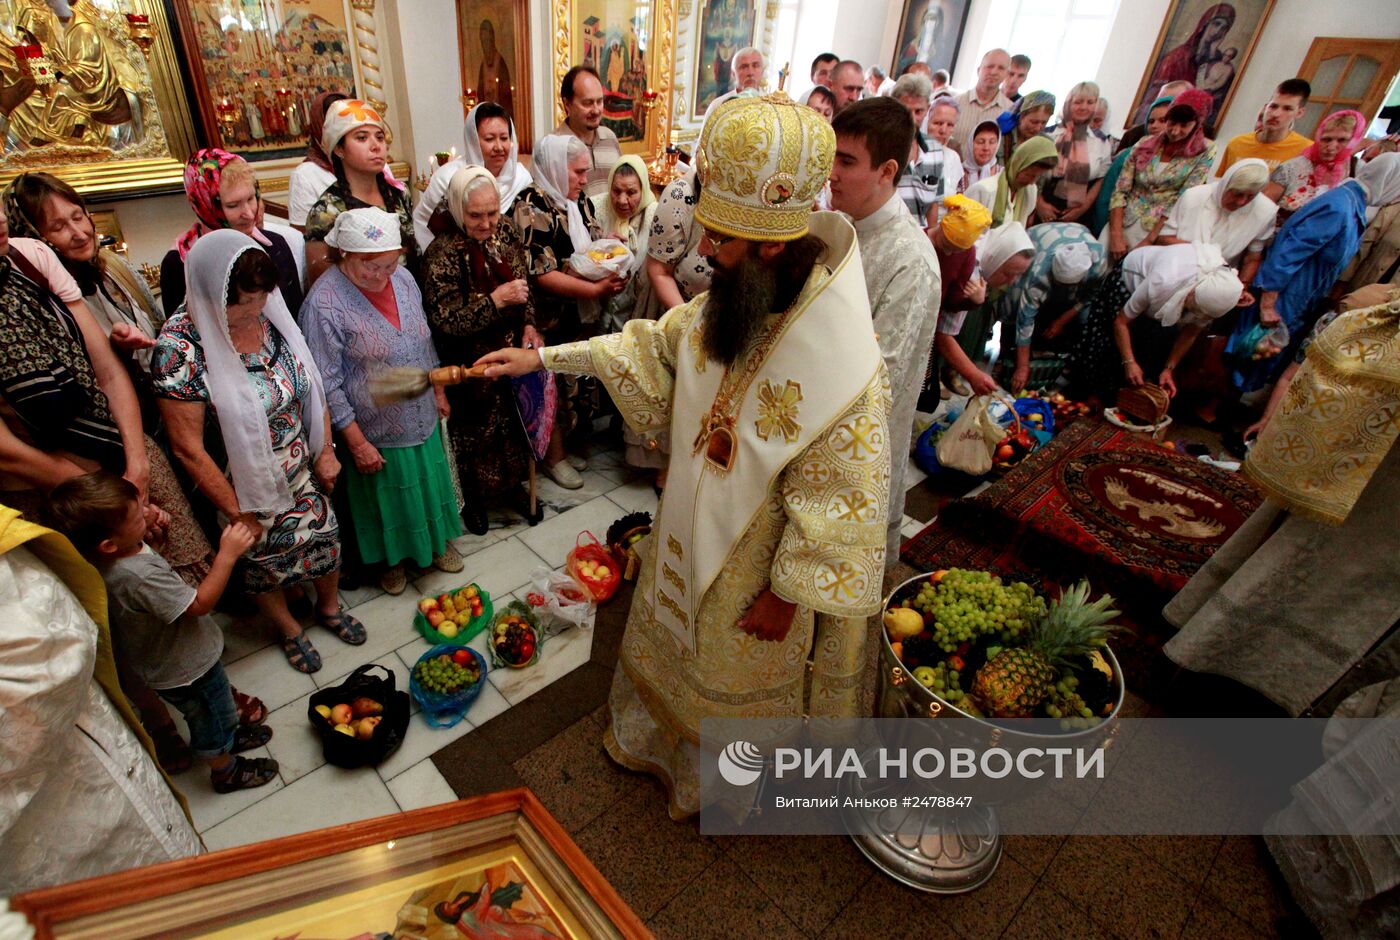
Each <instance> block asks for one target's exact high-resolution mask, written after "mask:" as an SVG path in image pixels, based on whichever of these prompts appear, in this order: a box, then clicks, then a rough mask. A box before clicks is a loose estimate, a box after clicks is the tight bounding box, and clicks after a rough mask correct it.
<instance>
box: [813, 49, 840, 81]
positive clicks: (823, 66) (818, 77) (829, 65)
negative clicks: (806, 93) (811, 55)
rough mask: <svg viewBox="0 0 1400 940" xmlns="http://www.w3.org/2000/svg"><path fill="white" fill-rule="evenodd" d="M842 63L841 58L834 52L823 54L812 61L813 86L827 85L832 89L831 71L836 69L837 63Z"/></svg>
mask: <svg viewBox="0 0 1400 940" xmlns="http://www.w3.org/2000/svg"><path fill="white" fill-rule="evenodd" d="M840 61H841V57H840V56H839V55H837V54H836V53H834V52H823V53H822V54H821V55H819V56H817V57H816V58H815V59H813V60H812V84H813V85H825V86H826V87H827V88H830V87H831V70H832V69H834V68H836V63H837V62H840Z"/></svg>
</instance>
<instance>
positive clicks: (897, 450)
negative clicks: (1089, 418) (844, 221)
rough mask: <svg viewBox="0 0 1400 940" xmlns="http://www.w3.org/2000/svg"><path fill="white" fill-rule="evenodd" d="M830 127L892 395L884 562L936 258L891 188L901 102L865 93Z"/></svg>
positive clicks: (891, 556) (903, 124)
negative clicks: (887, 517) (888, 509)
mask: <svg viewBox="0 0 1400 940" xmlns="http://www.w3.org/2000/svg"><path fill="white" fill-rule="evenodd" d="M909 78H910V77H909V76H905V78H901V79H900V81H901V82H904V81H906V80H908V79H909ZM896 87H898V86H896ZM831 129H832V130H833V131H835V132H836V159H835V161H833V163H832V167H831V207H832V208H833V209H836V210H838V211H841V212H845V213H846V214H847V215H849V216H850V217H851V221H852V222H854V223H855V227H856V237H857V238H858V239H859V240H860V260H861V266H862V267H863V268H864V270H865V289H866V293H867V294H869V296H870V313H871V316H872V318H873V320H874V323H875V336H876V339H878V340H879V343H880V355H881V356H882V357H883V358H884V360H885V368H886V369H887V370H889V374H890V390H891V392H892V394H893V396H894V400H893V404H892V405H891V407H890V422H889V434H888V440H889V445H888V446H889V450H890V455H891V463H890V501H889V507H890V515H889V524H888V527H887V529H886V547H885V551H886V556H885V558H886V564H887V565H889V564H893V563H894V562H895V561H896V560H897V559H898V558H899V543H900V522H901V521H902V519H903V516H904V469H905V467H906V466H907V465H908V463H909V457H908V454H909V440H910V438H911V437H912V435H913V428H914V406H915V404H916V403H917V401H918V398H919V387H920V384H921V381H922V379H923V370H924V365H925V364H926V363H927V362H928V355H929V350H930V349H932V348H933V331H934V327H936V326H937V324H938V305H939V301H940V292H939V276H938V259H937V257H936V256H935V255H934V253H933V245H932V244H930V242H929V240H928V237H927V236H926V235H924V234H923V232H921V231H920V230H919V227H918V226H917V225H915V224H913V219H912V217H911V216H910V215H909V213H908V212H907V211H906V210H905V206H904V200H903V199H901V198H900V196H899V192H898V190H897V189H896V185H897V183H898V181H899V178H900V175H901V173H903V171H904V165H905V163H906V162H907V161H908V155H909V151H910V148H911V147H912V146H913V144H914V137H915V134H916V133H917V130H916V128H915V126H914V121H913V119H912V118H911V116H910V114H909V112H908V110H907V108H906V107H905V106H903V105H901V104H899V102H898V101H894V100H891V99H890V98H867V99H866V100H864V101H858V102H856V103H855V104H853V105H851V106H850V107H849V108H847V109H846V110H844V111H842V112H841V113H840V114H838V115H836V117H834V118H833V119H832V121H831Z"/></svg>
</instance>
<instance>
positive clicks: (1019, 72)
mask: <svg viewBox="0 0 1400 940" xmlns="http://www.w3.org/2000/svg"><path fill="white" fill-rule="evenodd" d="M1030 71H1031V57H1030V56H1028V55H1022V54H1020V53H1017V54H1016V55H1014V56H1012V57H1011V67H1010V68H1009V69H1007V70H1006V78H1004V79H1002V81H1001V93H1002V94H1003V95H1005V96H1006V97H1007V98H1009V99H1010V100H1011V103H1012V104H1015V103H1016V102H1018V101H1020V100H1021V86H1022V85H1024V84H1025V83H1026V76H1027V75H1029V74H1030Z"/></svg>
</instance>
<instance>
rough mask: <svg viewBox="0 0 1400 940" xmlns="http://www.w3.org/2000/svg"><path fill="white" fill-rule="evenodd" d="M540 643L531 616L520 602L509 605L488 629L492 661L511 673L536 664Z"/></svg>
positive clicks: (530, 612) (537, 626)
mask: <svg viewBox="0 0 1400 940" xmlns="http://www.w3.org/2000/svg"><path fill="white" fill-rule="evenodd" d="M542 639H543V634H542V633H541V632H540V623H539V620H537V619H536V618H535V615H534V613H533V612H532V611H531V610H530V608H529V607H527V606H526V605H525V604H522V603H521V602H520V601H512V602H511V603H509V604H508V605H506V608H505V609H504V610H502V611H501V613H500V614H499V615H498V616H497V617H496V622H495V624H494V625H493V626H492V628H491V660H492V662H493V663H495V664H496V665H497V666H506V667H508V668H510V669H524V668H525V667H526V666H533V665H534V664H535V663H536V662H538V661H539V658H540V646H541V641H542Z"/></svg>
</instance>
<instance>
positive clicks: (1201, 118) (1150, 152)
mask: <svg viewBox="0 0 1400 940" xmlns="http://www.w3.org/2000/svg"><path fill="white" fill-rule="evenodd" d="M1179 104H1184V105H1186V107H1188V108H1190V109H1191V111H1192V113H1194V114H1195V115H1196V129H1195V130H1193V131H1192V132H1191V136H1190V137H1188V138H1186V140H1185V142H1184V143H1182V144H1181V146H1180V150H1179V152H1178V155H1179V156H1183V157H1195V156H1199V155H1200V154H1201V153H1203V152H1204V151H1205V149H1206V116H1207V115H1209V114H1210V109H1211V107H1212V106H1213V105H1214V104H1215V99H1214V98H1212V97H1211V96H1210V92H1207V91H1201V90H1200V89H1199V88H1188V89H1187V90H1186V91H1183V92H1182V93H1181V94H1179V95H1177V96H1176V97H1175V98H1173V99H1172V107H1173V108H1175V107H1176V106H1177V105H1179ZM1153 107H1156V104H1155V103H1154V104H1153ZM1166 144H1167V132H1166V131H1163V132H1162V133H1160V134H1153V135H1152V136H1151V137H1144V138H1143V139H1142V140H1140V141H1138V144H1137V146H1136V147H1134V148H1133V165H1134V166H1135V167H1137V168H1138V169H1140V170H1142V169H1146V168H1147V165H1148V164H1149V163H1151V162H1152V158H1153V157H1155V156H1156V155H1157V153H1158V152H1159V151H1160V150H1161V149H1162V148H1163V147H1164V146H1166Z"/></svg>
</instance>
